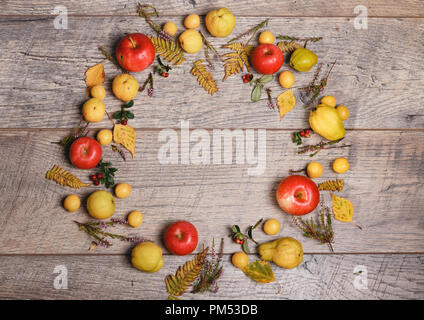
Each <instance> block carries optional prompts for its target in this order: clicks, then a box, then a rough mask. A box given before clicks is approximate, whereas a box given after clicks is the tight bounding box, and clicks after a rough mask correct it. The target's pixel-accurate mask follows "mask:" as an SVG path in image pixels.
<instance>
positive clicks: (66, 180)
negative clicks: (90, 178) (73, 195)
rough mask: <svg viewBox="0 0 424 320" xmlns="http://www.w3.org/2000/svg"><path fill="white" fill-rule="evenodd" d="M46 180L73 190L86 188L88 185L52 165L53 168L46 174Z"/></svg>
mask: <svg viewBox="0 0 424 320" xmlns="http://www.w3.org/2000/svg"><path fill="white" fill-rule="evenodd" d="M46 179H48V180H52V181H54V182H56V183H57V184H60V185H61V186H66V187H71V188H74V189H80V188H83V187H88V186H90V185H91V184H90V183H84V182H82V181H81V180H80V179H78V178H77V177H76V176H74V175H73V174H72V173H70V172H69V171H67V170H65V169H63V168H61V167H59V166H58V165H54V166H53V168H51V169H50V170H48V171H47V172H46Z"/></svg>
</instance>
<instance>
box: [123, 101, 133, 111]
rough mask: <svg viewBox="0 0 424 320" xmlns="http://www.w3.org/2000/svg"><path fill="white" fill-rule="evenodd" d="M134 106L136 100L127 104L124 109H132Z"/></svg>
mask: <svg viewBox="0 0 424 320" xmlns="http://www.w3.org/2000/svg"><path fill="white" fill-rule="evenodd" d="M133 105H134V100H131V101H129V102H128V103H127V104H125V105H124V108H127V109H128V108H131V107H132V106H133Z"/></svg>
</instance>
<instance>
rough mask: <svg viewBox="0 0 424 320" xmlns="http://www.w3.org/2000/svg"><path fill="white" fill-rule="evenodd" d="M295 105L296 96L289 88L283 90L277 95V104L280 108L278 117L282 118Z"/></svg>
mask: <svg viewBox="0 0 424 320" xmlns="http://www.w3.org/2000/svg"><path fill="white" fill-rule="evenodd" d="M295 105H296V98H295V97H294V95H293V91H292V90H291V89H289V90H286V91H284V92H283V93H282V94H280V95H279V96H278V97H277V106H278V109H279V110H280V118H281V119H282V118H283V117H284V116H285V115H286V114H287V112H289V111H290V110H291V109H293V108H294V106H295Z"/></svg>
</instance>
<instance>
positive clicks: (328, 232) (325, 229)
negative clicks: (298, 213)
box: [292, 203, 334, 252]
mask: <svg viewBox="0 0 424 320" xmlns="http://www.w3.org/2000/svg"><path fill="white" fill-rule="evenodd" d="M292 221H293V223H294V224H295V225H296V226H297V227H298V228H299V229H300V230H301V231H303V235H304V236H305V237H307V238H311V239H315V240H317V241H319V242H321V243H322V244H327V245H328V246H329V248H330V250H331V252H334V250H333V246H332V244H333V243H334V231H333V222H332V216H331V212H330V209H329V208H328V207H327V206H325V205H323V204H322V203H321V208H320V210H319V213H318V215H317V216H316V217H315V219H314V217H311V219H310V220H309V221H308V220H306V219H302V218H299V217H292Z"/></svg>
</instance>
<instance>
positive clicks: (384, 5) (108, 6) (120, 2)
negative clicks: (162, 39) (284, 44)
mask: <svg viewBox="0 0 424 320" xmlns="http://www.w3.org/2000/svg"><path fill="white" fill-rule="evenodd" d="M138 2H140V1H127V0H115V1H113V0H100V1H96V2H92V1H82V0H71V1H66V3H64V4H63V5H64V6H66V8H67V11H68V14H70V15H134V14H135V8H136V4H137V3H138ZM148 3H152V4H154V5H155V6H156V8H157V9H158V10H159V12H160V13H161V14H162V15H186V14H190V13H197V14H206V13H207V12H208V11H209V10H211V9H213V8H219V7H222V6H224V7H228V8H229V9H230V10H231V11H232V12H233V13H234V14H235V15H236V16H237V17H238V16H257V15H263V16H270V17H274V16H285V17H287V16H289V17H299V16H301V17H307V16H319V17H321V16H327V17H334V16H348V17H355V16H357V14H358V12H355V11H354V8H355V7H356V6H358V5H362V6H364V7H366V8H367V10H368V14H369V15H370V16H377V17H387V16H389V17H393V16H395V17H422V16H424V10H423V6H422V2H421V1H420V0H405V1H402V2H399V1H395V0H360V1H359V0H355V1H331V2H322V1H319V0H297V1H287V0H282V1H281V0H269V1H266V3H263V4H260V3H257V2H254V1H249V0H241V1H237V2H236V3H230V2H228V1H223V0H218V1H216V0H214V1H206V0H195V1H187V0H184V1H173V0H165V1H157V0H152V1H148ZM56 5H58V4H56V3H52V2H50V1H46V0H32V1H19V0H3V1H2V2H1V3H0V13H1V15H50V14H52V12H53V10H54V7H55V6H56Z"/></svg>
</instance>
